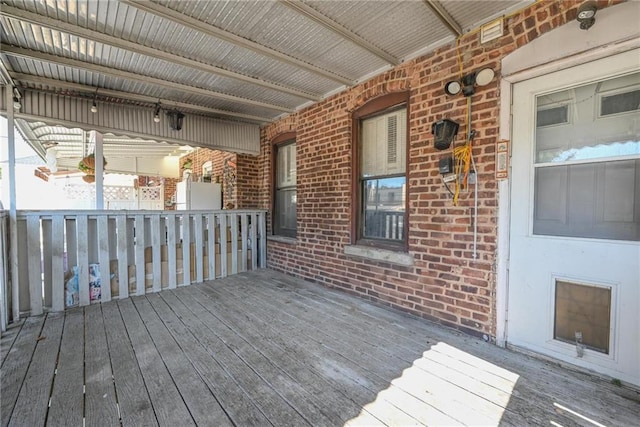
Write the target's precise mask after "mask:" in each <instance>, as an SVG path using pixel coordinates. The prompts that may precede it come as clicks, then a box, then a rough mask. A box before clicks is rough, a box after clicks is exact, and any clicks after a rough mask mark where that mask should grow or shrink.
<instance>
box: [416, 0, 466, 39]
mask: <svg viewBox="0 0 640 427" xmlns="http://www.w3.org/2000/svg"><path fill="white" fill-rule="evenodd" d="M423 1H424V2H425V4H426V5H427V6H429V8H430V9H431V10H432V11H433V13H435V14H436V16H437V17H438V19H440V21H442V23H443V24H444V25H445V26H446V27H447V28H448V29H449V30H450V31H451V32H452V33H454V34H455V35H456V36H458V37H460V36H461V35H462V27H461V26H460V24H458V22H457V21H456V20H455V19H453V17H452V16H451V15H450V14H449V12H447V10H446V9H445V8H444V6H442V4H440V2H439V1H437V0H423Z"/></svg>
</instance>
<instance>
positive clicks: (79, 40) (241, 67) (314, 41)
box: [0, 0, 534, 135]
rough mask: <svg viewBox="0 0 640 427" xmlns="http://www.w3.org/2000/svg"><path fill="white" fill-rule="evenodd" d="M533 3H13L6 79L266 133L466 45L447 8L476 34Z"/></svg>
mask: <svg viewBox="0 0 640 427" xmlns="http://www.w3.org/2000/svg"><path fill="white" fill-rule="evenodd" d="M533 2H534V1H533V0H512V1H502V0H492V1H465V0H440V1H434V0H423V1H417V0H411V1H391V0H383V1H324V0H303V1H300V0H279V1H270V0H269V1H264V0H258V1H233V0H232V1H229V0H226V1H212V0H153V1H138V0H3V4H2V9H1V10H0V23H1V27H2V33H1V35H2V52H1V54H0V59H1V62H2V65H3V67H4V68H5V70H0V71H6V72H8V74H9V75H10V77H11V79H12V81H13V84H15V85H16V86H17V87H18V88H20V87H24V88H32V89H38V90H42V91H51V92H57V93H59V94H64V95H66V96H77V97H82V98H94V97H97V99H99V100H100V101H101V102H112V103H121V104H129V105H135V106H138V107H139V108H147V109H150V110H153V108H154V106H155V102H157V101H155V102H154V101H152V100H155V99H157V100H158V101H160V103H161V104H162V105H167V106H171V105H173V106H178V105H179V108H180V109H181V110H182V111H184V112H185V113H187V114H200V115H202V114H204V115H210V116H213V117H218V118H222V119H225V120H240V121H250V122H254V123H260V122H267V121H270V120H274V119H276V118H277V117H279V116H281V115H282V114H286V113H287V112H288V111H294V110H295V109H296V108H300V107H301V106H305V105H308V104H309V103H310V102H314V101H315V100H318V99H321V98H322V97H323V96H326V95H327V94H331V93H334V92H336V91H338V90H340V89H341V88H344V87H345V86H349V85H351V84H355V83H357V82H358V81H360V80H362V79H363V78H366V77H367V76H371V75H375V74H376V73H378V72H381V71H382V70H384V69H386V68H388V67H389V66H392V65H395V64H397V63H399V62H401V61H403V60H406V59H408V58H411V57H414V56H416V55H418V54H422V53H425V51H426V50H427V49H429V48H431V47H433V46H437V45H438V44H442V43H444V42H447V41H451V40H454V39H455V37H456V34H455V33H454V32H453V31H452V30H450V29H449V26H447V25H445V24H444V23H443V21H442V18H441V17H439V16H438V15H437V14H436V13H434V10H435V9H437V8H440V9H441V10H443V11H444V13H448V14H449V15H450V18H451V19H452V20H453V21H454V22H456V23H457V24H458V26H459V27H460V28H462V30H463V31H468V30H469V29H473V28H477V27H478V26H479V25H481V24H483V23H485V22H488V21H490V20H492V19H494V18H495V17H497V16H499V15H501V14H505V13H508V12H510V11H513V10H515V9H518V8H521V7H524V6H526V5H528V4H531V3H533ZM434 5H435V7H434ZM43 79H44V80H43ZM101 91H102V93H101ZM60 134H61V135H64V131H61V132H60Z"/></svg>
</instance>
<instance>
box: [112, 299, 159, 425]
mask: <svg viewBox="0 0 640 427" xmlns="http://www.w3.org/2000/svg"><path fill="white" fill-rule="evenodd" d="M102 315H103V317H104V322H105V325H106V332H107V345H108V347H109V354H110V355H111V366H112V368H113V381H114V383H115V389H116V394H117V397H118V405H119V408H120V418H121V420H122V425H123V426H139V425H144V426H153V425H158V421H157V420H156V416H155V414H154V412H153V408H152V406H151V399H150V398H149V393H148V392H147V389H146V387H145V383H144V380H143V378H142V374H141V372H140V368H139V367H138V361H137V359H136V355H135V353H134V351H133V346H132V345H131V342H130V341H129V336H128V335H127V329H126V328H125V325H124V321H123V320H122V316H121V315H120V310H119V309H118V304H117V302H115V301H113V302H111V303H105V304H102Z"/></svg>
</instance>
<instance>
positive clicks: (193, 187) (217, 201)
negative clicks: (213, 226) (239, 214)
mask: <svg viewBox="0 0 640 427" xmlns="http://www.w3.org/2000/svg"><path fill="white" fill-rule="evenodd" d="M176 208H177V209H178V210H183V211H184V210H208V211H211V210H220V209H222V184H215V183H211V182H191V181H182V182H179V183H178V188H177V191H176Z"/></svg>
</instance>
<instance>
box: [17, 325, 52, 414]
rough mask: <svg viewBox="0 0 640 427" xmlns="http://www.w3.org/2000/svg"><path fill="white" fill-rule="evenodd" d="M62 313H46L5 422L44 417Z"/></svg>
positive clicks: (47, 404)
mask: <svg viewBox="0 0 640 427" xmlns="http://www.w3.org/2000/svg"><path fill="white" fill-rule="evenodd" d="M63 324H64V314H63V313H49V314H48V315H47V316H46V320H45V323H44V327H43V328H42V332H41V334H40V336H39V337H38V338H37V340H38V344H37V345H36V349H35V351H34V352H33V358H32V360H31V363H30V364H29V369H28V370H27V376H26V377H25V379H24V382H23V383H22V388H21V389H20V394H18V400H17V401H16V406H15V408H14V409H13V414H12V416H11V422H10V423H9V425H25V426H35V425H43V424H44V422H45V420H46V417H47V408H48V406H49V396H50V392H51V384H52V382H53V375H54V372H55V368H56V361H57V355H58V351H59V349H60V340H61V339H62V327H63Z"/></svg>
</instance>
